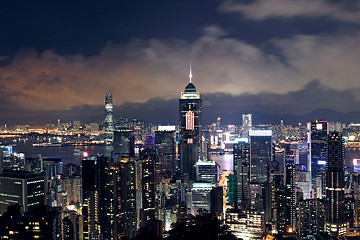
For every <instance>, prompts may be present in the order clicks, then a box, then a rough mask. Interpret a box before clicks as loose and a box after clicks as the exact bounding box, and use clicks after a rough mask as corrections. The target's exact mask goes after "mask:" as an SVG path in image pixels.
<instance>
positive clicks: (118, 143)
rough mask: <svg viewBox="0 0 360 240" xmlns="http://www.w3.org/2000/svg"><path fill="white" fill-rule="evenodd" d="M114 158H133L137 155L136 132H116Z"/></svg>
mask: <svg viewBox="0 0 360 240" xmlns="http://www.w3.org/2000/svg"><path fill="white" fill-rule="evenodd" d="M113 146H114V157H115V158H116V157H133V156H134V155H135V137H134V132H133V131H130V130H119V131H115V132H114V142H113Z"/></svg>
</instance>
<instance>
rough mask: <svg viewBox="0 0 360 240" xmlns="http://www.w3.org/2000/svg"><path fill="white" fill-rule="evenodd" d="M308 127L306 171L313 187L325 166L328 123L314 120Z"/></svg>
mask: <svg viewBox="0 0 360 240" xmlns="http://www.w3.org/2000/svg"><path fill="white" fill-rule="evenodd" d="M307 126H308V146H309V156H308V170H309V171H310V172H311V178H312V184H313V186H314V185H315V181H316V176H318V175H321V171H324V170H325V165H326V141H327V136H328V134H329V130H328V122H327V121H324V120H316V121H315V122H309V123H308V124H307Z"/></svg>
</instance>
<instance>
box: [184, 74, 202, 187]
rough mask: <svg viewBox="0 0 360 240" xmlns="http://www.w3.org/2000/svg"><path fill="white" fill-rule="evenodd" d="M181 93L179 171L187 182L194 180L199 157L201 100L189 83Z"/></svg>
mask: <svg viewBox="0 0 360 240" xmlns="http://www.w3.org/2000/svg"><path fill="white" fill-rule="evenodd" d="M191 78H192V74H191V70H190V82H189V84H188V85H187V86H186V87H185V89H184V91H182V92H181V98H180V100H179V122H180V144H179V153H180V171H181V173H182V174H183V176H184V178H185V179H187V180H189V181H195V180H196V171H195V164H196V162H197V161H198V160H199V159H200V157H201V98H200V93H199V91H198V90H197V89H196V87H195V86H194V84H193V83H192V82H191Z"/></svg>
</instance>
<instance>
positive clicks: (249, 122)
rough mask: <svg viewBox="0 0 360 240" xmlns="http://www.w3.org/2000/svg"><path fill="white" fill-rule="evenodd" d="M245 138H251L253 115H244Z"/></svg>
mask: <svg viewBox="0 0 360 240" xmlns="http://www.w3.org/2000/svg"><path fill="white" fill-rule="evenodd" d="M242 121H243V137H249V131H250V130H251V127H252V114H243V115H242Z"/></svg>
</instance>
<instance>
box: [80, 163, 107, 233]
mask: <svg viewBox="0 0 360 240" xmlns="http://www.w3.org/2000/svg"><path fill="white" fill-rule="evenodd" d="M108 164H109V160H108V158H107V157H104V156H97V157H90V158H86V159H83V160H82V178H83V180H82V184H83V208H82V213H83V218H84V228H83V230H84V231H83V232H84V239H97V238H100V237H104V235H105V236H106V234H105V230H106V228H105V225H106V224H105V223H106V208H105V203H106V202H107V195H106V182H107V181H106V180H107V179H106V169H107V168H108Z"/></svg>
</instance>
